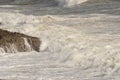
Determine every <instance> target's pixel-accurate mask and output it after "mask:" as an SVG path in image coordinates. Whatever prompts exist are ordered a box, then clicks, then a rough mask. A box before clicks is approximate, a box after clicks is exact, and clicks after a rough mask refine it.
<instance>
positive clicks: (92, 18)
mask: <svg viewBox="0 0 120 80" xmlns="http://www.w3.org/2000/svg"><path fill="white" fill-rule="evenodd" d="M3 7H4V6H3ZM15 8H17V9H15ZM15 8H14V9H15V10H13V11H12V10H11V9H8V10H7V9H6V8H5V9H1V12H0V22H1V23H2V25H0V28H2V29H6V30H10V31H16V32H20V33H24V34H27V35H31V36H35V37H39V38H40V39H41V40H42V46H41V48H40V49H41V50H42V51H41V52H39V53H38V52H34V51H33V52H29V53H16V54H7V53H2V54H0V78H1V79H7V80H21V79H22V80H119V79H120V76H119V75H120V42H119V40H120V28H119V26H120V23H119V22H120V16H119V15H112V14H100V13H91V14H81V13H80V14H62V15H59V12H57V11H56V10H57V8H54V9H51V8H47V10H49V9H50V10H49V12H46V13H47V15H45V14H46V13H45V11H44V10H46V8H42V9H41V8H39V7H38V6H37V7H35V8H34V7H25V6H24V8H20V9H23V11H24V10H25V11H26V13H27V12H29V11H31V14H30V15H26V14H23V13H24V12H23V13H22V10H19V8H18V7H15ZM25 8H26V9H25ZM28 9H30V10H28ZM92 9H93V8H92ZM2 10H3V11H2ZM34 10H35V11H36V12H37V11H39V10H40V11H39V12H37V13H39V15H32V14H33V13H32V11H34ZM82 10H84V9H82ZM95 10H96V8H95ZM105 10H109V9H104V11H105ZM110 10H113V11H114V10H116V7H115V8H112V9H110ZM35 11H34V12H35ZM51 11H53V12H55V11H56V12H55V15H49V14H50V13H51ZM64 11H65V10H63V12H64ZM67 11H68V10H67ZM76 11H79V10H77V9H76ZM89 11H90V10H88V11H87V10H86V13H87V12H89ZM96 11H97V10H96ZM99 11H100V10H99ZM20 12H21V13H20ZM68 12H71V11H68ZM29 13H30V12H29ZM41 13H44V15H40V14H41ZM0 51H2V49H1V48H0Z"/></svg>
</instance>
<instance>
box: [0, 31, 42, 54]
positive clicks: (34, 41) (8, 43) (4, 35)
mask: <svg viewBox="0 0 120 80" xmlns="http://www.w3.org/2000/svg"><path fill="white" fill-rule="evenodd" d="M40 45H41V41H40V39H39V38H37V37H32V36H28V35H25V34H22V33H17V32H10V31H7V30H2V29H0V48H1V49H2V51H4V52H7V53H15V52H28V51H32V50H34V51H37V52H39V51H40ZM0 52H1V50H0Z"/></svg>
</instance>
